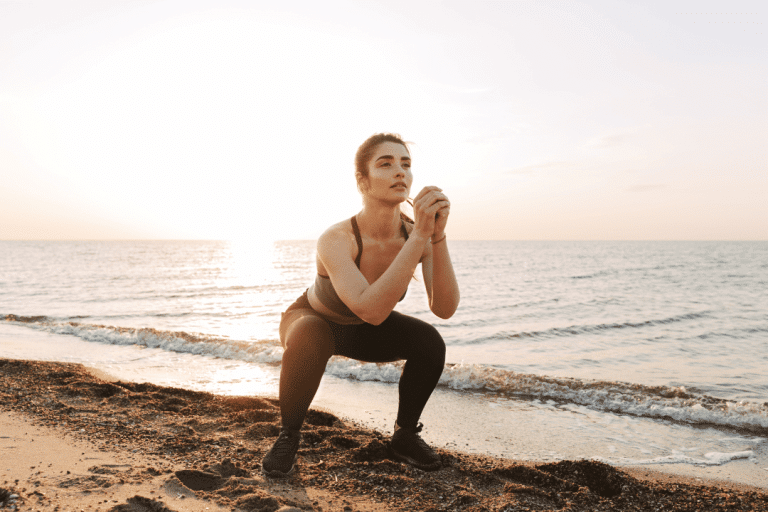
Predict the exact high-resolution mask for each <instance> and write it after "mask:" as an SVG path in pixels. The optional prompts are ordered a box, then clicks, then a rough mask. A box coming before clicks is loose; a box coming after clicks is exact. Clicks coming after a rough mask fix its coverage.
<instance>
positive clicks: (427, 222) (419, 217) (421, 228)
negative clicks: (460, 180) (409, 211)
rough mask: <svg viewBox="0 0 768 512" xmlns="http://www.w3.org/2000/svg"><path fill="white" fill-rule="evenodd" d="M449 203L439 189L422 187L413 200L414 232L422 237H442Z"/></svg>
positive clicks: (449, 210) (449, 208) (448, 212)
mask: <svg viewBox="0 0 768 512" xmlns="http://www.w3.org/2000/svg"><path fill="white" fill-rule="evenodd" d="M450 213H451V202H450V201H449V200H448V197H447V196H446V195H445V194H443V189H441V188H439V187H433V186H430V187H424V188H423V189H421V192H419V194H418V195H417V196H416V198H414V200H413V214H414V217H415V219H414V222H415V226H414V231H415V232H417V233H418V234H420V235H421V236H424V237H432V238H439V237H441V236H443V232H444V231H445V225H446V224H447V222H448V215H449V214H450Z"/></svg>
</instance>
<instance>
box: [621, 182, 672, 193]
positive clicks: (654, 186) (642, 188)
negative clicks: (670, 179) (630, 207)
mask: <svg viewBox="0 0 768 512" xmlns="http://www.w3.org/2000/svg"><path fill="white" fill-rule="evenodd" d="M666 186H667V185H666V184H665V183H647V184H642V185H632V186H631V187H627V188H625V189H624V191H625V192H650V191H652V190H660V189H662V188H665V187H666Z"/></svg>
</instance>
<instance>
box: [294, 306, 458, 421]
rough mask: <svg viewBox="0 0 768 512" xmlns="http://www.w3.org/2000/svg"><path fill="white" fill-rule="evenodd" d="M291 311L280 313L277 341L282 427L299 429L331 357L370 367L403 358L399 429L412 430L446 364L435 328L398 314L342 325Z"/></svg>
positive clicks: (305, 311) (302, 311) (312, 313)
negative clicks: (377, 322)
mask: <svg viewBox="0 0 768 512" xmlns="http://www.w3.org/2000/svg"><path fill="white" fill-rule="evenodd" d="M297 302H298V301H297ZM306 305H307V306H308V303H306ZM294 306H295V305H294ZM294 306H292V307H291V308H289V309H288V311H286V312H285V313H284V315H283V318H282V321H281V323H280V339H281V341H282V343H283V346H284V347H285V352H284V353H283V366H282V369H281V371H280V412H281V414H282V421H283V426H284V427H285V428H290V429H300V428H301V425H302V424H303V423H304V417H305V416H306V414H307V410H308V409H309V406H310V404H311V403H312V399H313V398H314V396H315V393H316V392H317V388H318V387H319V386H320V380H321V379H322V377H323V373H324V372H325V365H326V363H327V362H328V359H330V357H331V356H333V355H340V356H345V357H349V358H351V359H357V360H359V361H365V362H370V363H385V362H392V361H399V360H403V359H404V360H405V365H404V367H403V373H402V375H401V376H400V384H399V392H400V403H399V407H398V412H397V424H398V425H399V426H400V427H415V426H416V424H417V423H418V421H419V417H420V416H421V413H422V411H423V410H424V406H425V405H426V403H427V400H429V396H430V395H431V394H432V391H433V390H434V389H435V386H436V385H437V382H438V381H439V380H440V374H441V373H442V372H443V365H444V364H445V342H444V341H443V338H442V336H440V333H438V332H437V329H435V328H434V327H433V326H432V325H430V324H428V323H426V322H424V321H422V320H419V319H417V318H413V317H410V316H407V315H403V314H401V313H398V312H397V311H393V312H392V313H391V314H390V315H389V317H388V318H387V319H386V320H384V322H382V323H381V324H380V325H371V324H367V323H366V324H359V325H341V324H337V323H335V322H331V321H329V320H327V319H326V318H323V317H322V316H320V315H319V314H318V313H316V312H315V311H314V310H312V309H309V308H300V307H299V308H297V307H294Z"/></svg>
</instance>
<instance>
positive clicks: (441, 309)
mask: <svg viewBox="0 0 768 512" xmlns="http://www.w3.org/2000/svg"><path fill="white" fill-rule="evenodd" d="M458 308H459V299H458V297H457V298H456V300H455V301H453V302H451V304H433V305H432V307H431V308H430V309H431V310H432V313H434V314H435V316H437V317H439V318H442V319H443V320H448V319H449V318H451V317H452V316H453V314H454V313H455V312H456V310H457V309H458Z"/></svg>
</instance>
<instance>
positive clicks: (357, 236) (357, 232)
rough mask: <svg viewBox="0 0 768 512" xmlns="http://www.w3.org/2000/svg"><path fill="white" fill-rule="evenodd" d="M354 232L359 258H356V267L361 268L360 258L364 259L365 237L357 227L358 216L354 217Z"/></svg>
mask: <svg viewBox="0 0 768 512" xmlns="http://www.w3.org/2000/svg"><path fill="white" fill-rule="evenodd" d="M352 231H354V232H355V240H356V241H357V258H355V265H357V268H360V258H362V257H363V237H362V236H360V228H359V227H358V226H357V215H353V216H352Z"/></svg>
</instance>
